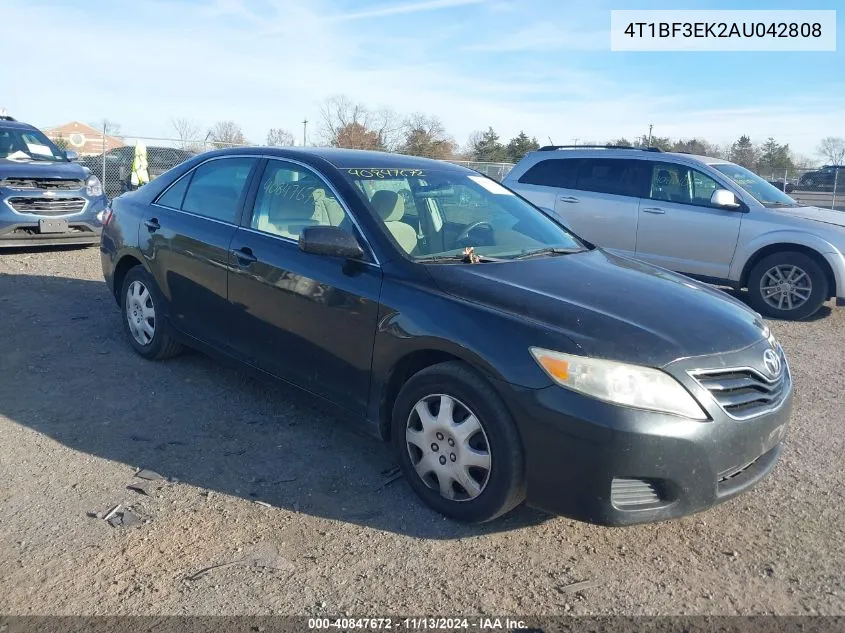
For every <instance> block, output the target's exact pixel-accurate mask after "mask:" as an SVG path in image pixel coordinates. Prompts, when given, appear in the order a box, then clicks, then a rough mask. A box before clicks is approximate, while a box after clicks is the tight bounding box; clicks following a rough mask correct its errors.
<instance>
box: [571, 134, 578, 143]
mask: <svg viewBox="0 0 845 633" xmlns="http://www.w3.org/2000/svg"><path fill="white" fill-rule="evenodd" d="M572 142H573V144H575V145H578V137H577V136H575V137H573V138H572Z"/></svg>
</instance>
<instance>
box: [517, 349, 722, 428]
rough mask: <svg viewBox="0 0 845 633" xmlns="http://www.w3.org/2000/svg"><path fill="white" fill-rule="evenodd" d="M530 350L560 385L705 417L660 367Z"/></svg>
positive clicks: (615, 401) (629, 403)
mask: <svg viewBox="0 0 845 633" xmlns="http://www.w3.org/2000/svg"><path fill="white" fill-rule="evenodd" d="M530 351H531V355H532V356H533V357H534V360H536V361H537V363H538V364H539V365H540V367H542V368H543V370H544V371H545V372H546V373H547V374H548V375H549V377H550V378H551V379H552V380H554V381H555V382H556V383H557V384H559V385H560V386H561V387H566V388H567V389H572V390H573V391H578V392H580V393H583V394H585V395H588V396H592V397H593V398H598V399H599V400H604V401H605V402H611V403H613V404H621V405H623V406H626V407H635V408H637V409H649V410H651V411H661V412H663V413H674V414H676V415H682V416H684V417H687V418H692V419H694V420H706V419H707V415H706V414H705V413H704V411H703V410H702V408H701V406H700V405H699V404H698V402H696V401H695V398H693V397H692V395H690V393H689V392H688V391H687V390H686V389H685V388H684V387H683V385H681V383H679V382H678V381H677V380H675V379H674V378H672V377H671V376H670V375H669V374H667V373H666V372H663V371H660V370H659V369H654V368H652V367H642V366H640V365H628V364H625V363H617V362H614V361H610V360H603V359H599V358H588V357H586V356H575V355H573V354H563V353H561V352H553V351H551V350H547V349H540V348H538V347H532V348H531V350H530Z"/></svg>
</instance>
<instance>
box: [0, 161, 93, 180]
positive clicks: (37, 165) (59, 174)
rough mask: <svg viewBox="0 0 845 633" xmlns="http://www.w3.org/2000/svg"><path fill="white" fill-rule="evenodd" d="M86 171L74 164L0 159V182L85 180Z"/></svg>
mask: <svg viewBox="0 0 845 633" xmlns="http://www.w3.org/2000/svg"><path fill="white" fill-rule="evenodd" d="M88 173H89V172H88V170H87V169H85V168H84V167H82V166H81V165H77V164H76V163H67V162H63V161H46V160H9V159H7V158H0V180H2V179H4V178H85V177H87V176H88Z"/></svg>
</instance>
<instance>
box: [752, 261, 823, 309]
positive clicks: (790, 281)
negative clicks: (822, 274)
mask: <svg viewBox="0 0 845 633" xmlns="http://www.w3.org/2000/svg"><path fill="white" fill-rule="evenodd" d="M812 293H813V282H812V280H811V279H810V275H808V274H807V273H806V272H805V271H803V270H801V269H800V268H799V267H798V266H793V265H791V264H779V265H778V266H774V267H773V268H770V269H769V270H767V271H766V272H765V273H764V274H763V277H762V278H761V279H760V294H761V295H762V296H763V300H764V301H765V302H766V303H768V304H769V305H770V306H772V307H773V308H777V309H778V310H795V309H796V308H800V307H801V306H802V305H804V304H805V303H807V301H808V300H809V299H810V295H811V294H812Z"/></svg>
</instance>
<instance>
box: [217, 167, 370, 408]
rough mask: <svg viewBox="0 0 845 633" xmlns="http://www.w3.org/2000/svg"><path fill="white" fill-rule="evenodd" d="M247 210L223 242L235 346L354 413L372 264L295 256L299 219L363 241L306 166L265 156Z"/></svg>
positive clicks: (364, 387) (364, 384) (365, 359)
mask: <svg viewBox="0 0 845 633" xmlns="http://www.w3.org/2000/svg"><path fill="white" fill-rule="evenodd" d="M254 188H255V190H256V193H255V203H254V205H253V212H252V213H251V214H247V216H246V218H245V220H244V223H243V224H244V225H243V226H242V227H241V228H239V229H238V230H237V232H236V233H235V236H234V239H233V241H232V245H231V250H232V253H233V256H234V259H233V265H232V267H231V270H230V272H229V302H230V304H231V310H232V313H233V318H232V324H231V339H232V343H233V346H234V348H235V349H234V351H235V353H236V354H237V355H238V356H239V357H241V358H243V359H244V360H246V361H247V362H249V363H250V364H252V365H255V366H256V367H259V368H261V369H263V370H265V371H267V372H269V373H271V374H274V375H275V376H278V377H279V378H283V379H285V380H288V381H289V382H292V383H294V384H296V385H298V386H300V387H302V388H304V389H307V390H309V391H311V392H312V393H316V394H318V395H321V396H323V397H325V398H327V399H329V400H331V401H332V402H334V403H335V404H338V405H340V406H342V407H344V408H346V409H350V410H352V411H355V412H358V413H364V411H365V409H366V405H367V398H368V393H369V384H370V364H371V360H372V352H373V340H374V337H375V331H376V322H377V319H378V301H379V293H380V292H381V281H382V274H381V268H380V267H379V266H378V265H377V264H376V262H375V260H374V258H373V257H372V255H371V254H369V253H368V257H369V260H368V261H364V262H350V261H346V260H344V259H341V258H337V257H327V256H320V255H314V254H311V253H304V252H302V251H301V250H300V249H299V244H298V239H299V235H300V233H301V232H302V229H303V228H304V227H306V226H314V225H331V226H338V227H340V228H341V229H343V230H346V231H349V232H350V233H353V234H354V235H355V236H356V237H357V238H358V241H359V243H361V244H362V246H363V247H364V248H365V250H366V248H367V247H366V242H365V241H364V240H363V239H362V237H361V234H360V232H359V229H358V228H357V226H356V225H355V223H354V221H353V220H352V217H351V215H350V214H349V211H348V210H347V209H346V207H345V206H344V205H343V204H342V203H341V201H340V200H339V198H338V196H337V194H336V193H335V192H334V190H333V189H332V187H331V186H330V185H329V184H328V183H326V182H325V180H323V178H322V177H321V176H319V175H318V174H316V173H315V172H314V171H313V170H311V169H310V168H308V167H306V166H304V165H300V164H298V163H293V162H289V161H285V160H279V159H268V160H267V163H266V167H265V168H264V171H263V174H262V175H261V179H260V180H259V182H258V186H257V187H254Z"/></svg>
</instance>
